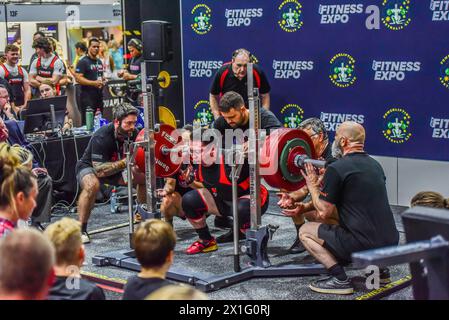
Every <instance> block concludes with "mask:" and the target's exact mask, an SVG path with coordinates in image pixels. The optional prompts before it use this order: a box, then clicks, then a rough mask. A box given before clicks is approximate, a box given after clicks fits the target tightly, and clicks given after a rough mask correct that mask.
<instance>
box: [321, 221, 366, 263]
mask: <svg viewBox="0 0 449 320" xmlns="http://www.w3.org/2000/svg"><path fill="white" fill-rule="evenodd" d="M318 238H320V239H321V240H324V248H326V249H327V250H329V251H330V253H332V255H333V256H334V257H335V258H336V259H337V261H338V263H339V264H342V265H347V264H349V263H351V260H352V258H351V255H352V254H353V253H354V252H359V251H364V250H367V248H366V247H364V246H362V244H360V242H359V241H357V240H356V238H355V237H354V236H353V235H352V234H351V233H349V232H348V231H347V230H346V229H345V228H342V227H341V226H339V225H330V224H321V225H320V227H319V228H318Z"/></svg>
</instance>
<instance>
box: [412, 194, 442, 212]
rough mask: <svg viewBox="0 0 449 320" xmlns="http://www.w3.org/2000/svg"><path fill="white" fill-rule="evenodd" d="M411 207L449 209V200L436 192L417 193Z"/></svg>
mask: <svg viewBox="0 0 449 320" xmlns="http://www.w3.org/2000/svg"><path fill="white" fill-rule="evenodd" d="M411 206H412V207H415V206H421V207H432V208H441V209H449V199H445V198H444V197H443V196H442V195H441V194H439V193H438V192H434V191H423V192H419V193H417V194H416V195H415V196H414V197H413V198H412V201H411Z"/></svg>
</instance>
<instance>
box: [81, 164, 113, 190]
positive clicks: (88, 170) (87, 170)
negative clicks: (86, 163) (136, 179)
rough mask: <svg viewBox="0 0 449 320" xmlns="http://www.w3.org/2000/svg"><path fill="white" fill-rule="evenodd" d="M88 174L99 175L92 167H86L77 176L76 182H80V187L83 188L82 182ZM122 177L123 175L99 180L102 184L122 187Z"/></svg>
mask: <svg viewBox="0 0 449 320" xmlns="http://www.w3.org/2000/svg"><path fill="white" fill-rule="evenodd" d="M88 174H94V175H95V176H96V175H97V173H96V171H95V169H94V168H92V167H85V168H82V169H81V170H80V171H79V172H78V173H77V174H76V181H77V182H78V184H79V186H81V181H82V180H83V178H84V177H85V176H87V175H88ZM121 178H122V176H121V174H115V175H113V176H111V177H106V178H98V180H100V183H101V184H108V185H111V186H119V185H121V184H120V182H121V181H122V179H121Z"/></svg>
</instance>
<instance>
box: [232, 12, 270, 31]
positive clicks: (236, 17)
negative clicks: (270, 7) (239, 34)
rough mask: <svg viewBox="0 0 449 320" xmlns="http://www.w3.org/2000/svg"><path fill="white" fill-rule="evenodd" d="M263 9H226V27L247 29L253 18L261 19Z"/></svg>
mask: <svg viewBox="0 0 449 320" xmlns="http://www.w3.org/2000/svg"><path fill="white" fill-rule="evenodd" d="M262 16H263V9H262V8H253V9H226V11H225V18H226V26H227V27H228V28H230V27H242V26H244V27H249V26H250V25H251V22H252V19H253V18H262Z"/></svg>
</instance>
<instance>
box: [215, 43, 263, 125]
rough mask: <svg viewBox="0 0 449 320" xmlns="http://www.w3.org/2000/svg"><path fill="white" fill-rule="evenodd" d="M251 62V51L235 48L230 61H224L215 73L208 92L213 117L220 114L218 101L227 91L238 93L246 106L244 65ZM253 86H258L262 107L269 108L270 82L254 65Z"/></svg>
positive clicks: (246, 93) (246, 92)
mask: <svg viewBox="0 0 449 320" xmlns="http://www.w3.org/2000/svg"><path fill="white" fill-rule="evenodd" d="M250 62H251V53H250V52H249V51H248V50H246V49H237V50H235V51H234V52H233V54H232V61H231V62H230V63H225V64H224V65H223V66H222V67H221V68H220V69H219V70H218V71H217V73H216V74H215V77H214V80H213V82H212V86H211V89H210V94H209V102H210V107H211V110H212V113H213V115H214V118H215V119H217V118H218V117H219V116H220V112H219V111H218V101H219V100H220V98H221V97H222V96H223V94H225V93H226V92H229V91H234V92H237V93H239V94H240V95H241V96H242V97H243V100H244V102H245V106H248V87H247V83H248V79H247V76H246V73H247V70H246V66H247V64H248V63H250ZM254 86H255V87H257V88H259V93H260V97H261V104H262V107H264V108H265V109H267V110H269V109H270V89H271V88H270V84H269V83H268V80H267V77H266V76H265V73H264V72H263V71H262V70H261V69H260V68H259V67H258V66H257V65H254Z"/></svg>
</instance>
